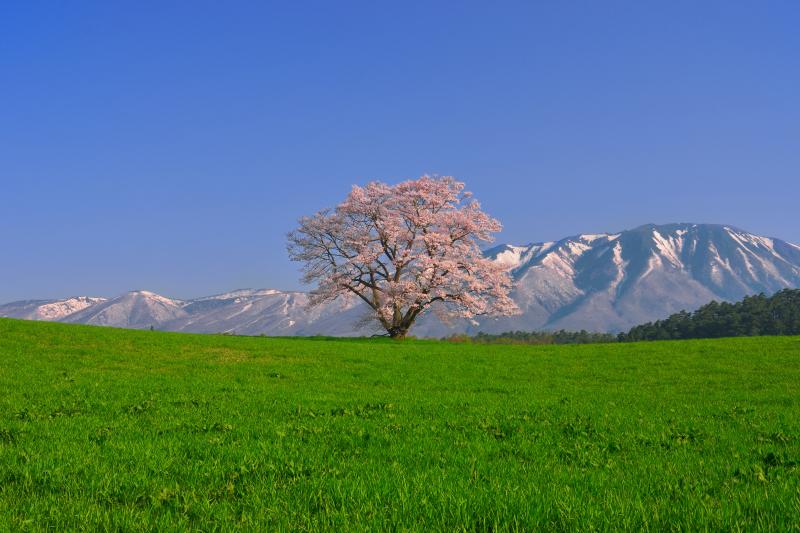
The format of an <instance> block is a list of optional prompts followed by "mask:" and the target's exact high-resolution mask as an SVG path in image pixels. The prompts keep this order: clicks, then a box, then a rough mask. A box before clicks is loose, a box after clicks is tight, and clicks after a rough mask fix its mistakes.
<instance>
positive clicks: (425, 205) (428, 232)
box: [288, 176, 518, 338]
mask: <svg viewBox="0 0 800 533" xmlns="http://www.w3.org/2000/svg"><path fill="white" fill-rule="evenodd" d="M299 224H300V227H298V228H297V229H296V230H294V231H292V232H291V233H289V235H288V240H289V244H288V250H289V256H290V257H291V259H292V260H294V261H300V262H302V263H304V267H303V270H304V275H303V281H304V282H306V283H316V285H317V286H316V288H315V289H314V290H313V291H312V292H311V300H310V304H311V305H312V306H313V305H319V304H321V303H323V302H327V301H331V300H334V299H336V298H338V297H340V296H352V297H358V298H360V299H361V300H362V301H363V302H364V303H365V304H366V305H367V306H369V308H370V310H371V315H372V317H373V318H374V319H375V320H377V322H378V323H379V324H380V325H381V326H382V327H383V328H384V329H385V330H386V332H387V333H388V334H389V335H390V336H391V337H393V338H402V337H404V336H405V335H406V334H407V333H408V331H409V329H410V328H411V326H412V324H413V323H414V321H415V320H416V319H417V318H419V317H420V316H421V315H423V314H424V313H426V312H427V311H428V310H433V311H434V312H436V313H438V314H439V316H441V317H443V318H446V317H464V318H471V317H474V316H477V315H488V314H495V315H511V314H515V313H517V312H518V309H517V307H516V305H515V304H514V302H513V300H511V298H509V296H508V293H509V290H510V289H511V279H510V277H509V275H508V273H507V272H506V271H505V270H504V269H503V267H502V266H500V265H498V264H496V263H494V262H493V261H491V260H489V259H487V258H485V257H483V254H482V253H481V251H480V249H479V247H478V242H479V241H486V242H490V241H491V240H492V233H495V232H497V231H500V229H501V225H500V223H499V222H498V221H497V220H495V219H493V218H491V217H489V216H488V215H487V214H486V213H484V212H483V211H481V209H480V205H479V204H478V202H477V201H475V200H473V199H471V194H470V193H468V192H466V191H464V184H463V183H461V182H458V181H456V180H455V179H453V178H451V177H442V178H434V177H428V176H423V177H421V178H419V179H416V180H409V181H405V182H402V183H399V184H397V185H387V184H385V183H380V182H372V183H370V184H368V185H367V186H365V187H359V186H354V187H353V189H352V191H350V194H349V195H348V196H347V198H346V199H345V200H344V202H342V203H341V204H339V205H338V206H337V207H336V208H335V209H326V210H323V211H320V212H318V213H317V214H315V215H313V216H310V217H303V218H301V219H300V221H299Z"/></svg>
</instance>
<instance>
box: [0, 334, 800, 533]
mask: <svg viewBox="0 0 800 533" xmlns="http://www.w3.org/2000/svg"><path fill="white" fill-rule="evenodd" d="M0 393H2V394H0V527H2V528H6V529H8V530H13V531H24V530H42V529H50V530H53V531H65V530H74V529H87V530H98V529H101V530H102V529H107V530H108V529H113V530H142V529H144V530H159V531H165V530H167V531H168V530H185V529H201V530H204V531H212V530H230V529H236V528H241V529H244V530H276V529H287V530H289V529H291V530H298V529H299V530H305V529H307V530H329V529H332V528H333V529H345V530H363V529H373V530H387V529H391V530H394V529H414V530H462V529H463V530H484V531H485V530H505V529H512V530H513V529H526V530H529V529H543V530H576V529H579V530H594V529H596V530H607V529H625V530H713V531H722V530H753V529H763V530H767V529H772V530H792V529H793V530H798V529H800V338H798V337H781V338H746V339H723V340H708V341H686V342H678V341H675V342H665V343H641V344H636V343H634V344H606V345H582V346H494V345H460V344H448V343H442V342H434V341H413V340H409V341H403V342H392V341H385V340H324V339H279V338H245V337H226V336H210V335H208V336H202V335H184V334H172V333H159V332H149V331H125V330H115V329H106V328H94V327H86V326H72V325H62V324H51V323H34V322H22V321H13V320H6V319H0Z"/></svg>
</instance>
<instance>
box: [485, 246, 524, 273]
mask: <svg viewBox="0 0 800 533" xmlns="http://www.w3.org/2000/svg"><path fill="white" fill-rule="evenodd" d="M528 249H529V247H528V246H512V245H506V249H505V250H504V251H502V252H500V253H499V254H497V256H495V258H494V260H495V262H497V263H500V264H501V265H503V266H504V267H506V269H508V270H513V269H515V268H517V267H518V266H519V265H520V264H522V255H523V254H524V253H525V252H527V251H528Z"/></svg>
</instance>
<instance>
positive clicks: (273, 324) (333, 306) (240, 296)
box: [0, 224, 800, 337]
mask: <svg viewBox="0 0 800 533" xmlns="http://www.w3.org/2000/svg"><path fill="white" fill-rule="evenodd" d="M486 255H487V256H488V257H491V258H492V259H494V260H495V261H498V262H499V263H501V264H503V265H504V266H505V267H506V268H507V269H508V270H509V272H510V273H511V275H512V277H513V278H514V291H513V298H514V300H515V301H516V302H517V304H518V305H519V307H520V309H521V310H522V314H520V315H518V316H515V317H508V318H498V319H494V318H483V319H478V320H473V321H461V322H457V323H454V324H448V325H445V324H442V323H441V322H439V321H438V320H436V319H435V318H434V317H432V316H427V317H423V318H422V319H421V320H420V321H418V324H417V325H415V326H414V328H413V330H412V334H414V335H417V336H434V337H439V336H443V335H446V334H449V333H454V332H459V331H467V332H471V333H474V332H477V331H485V332H501V331H508V330H512V329H515V330H543V329H561V328H564V329H571V330H580V329H586V330H591V331H621V330H626V329H628V328H630V327H631V326H634V325H636V324H640V323H642V322H646V321H650V320H655V319H659V318H664V317H666V316H668V315H669V314H671V313H674V312H676V311H679V310H681V309H686V310H692V309H695V308H697V307H699V306H701V305H703V304H705V303H708V302H709V301H711V300H729V301H733V300H739V299H741V298H742V297H743V296H746V295H748V294H756V293H760V292H765V293H772V292H775V291H777V290H780V289H783V288H787V287H800V246H797V245H794V244H790V243H788V242H785V241H782V240H779V239H772V238H767V237H761V236H758V235H754V234H751V233H748V232H746V231H743V230H740V229H737V228H734V227H732V226H722V225H712V224H667V225H653V224H649V225H645V226H641V227H639V228H636V229H633V230H628V231H622V232H619V233H602V234H584V235H577V236H574V237H568V238H565V239H562V240H559V241H554V242H540V243H534V244H528V245H525V246H513V245H508V244H503V245H500V246H497V247H494V248H492V249H490V250H487V251H486ZM307 303H308V296H307V295H306V294H305V293H302V292H286V291H279V290H274V289H242V290H237V291H232V292H228V293H225V294H219V295H214V296H207V297H203V298H197V299H194V300H175V299H171V298H166V297H164V296H160V295H158V294H154V293H152V292H147V291H135V292H130V293H127V294H124V295H122V296H119V297H117V298H113V299H110V300H105V299H103V298H87V297H77V298H70V299H66V300H46V301H25V302H15V303H11V304H6V305H2V306H0V316H9V317H14V318H28V319H34V320H59V321H63V322H74V323H83V324H96V325H108V326H117V327H128V328H149V327H154V328H156V329H161V330H170V331H190V332H198V333H223V332H235V333H238V334H247V335H258V334H265V335H343V336H344V335H359V334H360V335H364V334H370V333H372V332H375V331H376V330H374V329H372V328H373V327H374V326H367V325H365V323H364V321H363V319H364V317H365V316H367V313H366V310H365V308H364V306H363V305H361V304H357V303H355V302H333V303H329V304H326V305H323V306H320V307H317V308H314V309H308V307H307Z"/></svg>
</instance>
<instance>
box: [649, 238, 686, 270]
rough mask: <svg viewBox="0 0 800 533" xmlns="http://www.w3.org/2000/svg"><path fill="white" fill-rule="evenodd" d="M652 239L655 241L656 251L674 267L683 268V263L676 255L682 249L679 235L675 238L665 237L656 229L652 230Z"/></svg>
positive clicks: (681, 239)
mask: <svg viewBox="0 0 800 533" xmlns="http://www.w3.org/2000/svg"><path fill="white" fill-rule="evenodd" d="M653 240H654V241H655V243H656V247H657V248H658V251H659V252H661V255H662V256H663V257H664V258H665V259H666V260H667V261H669V262H670V263H672V265H673V266H675V267H676V268H683V263H682V262H681V260H680V258H679V257H678V254H679V253H680V252H681V250H682V249H683V237H682V236H680V235H679V236H678V237H677V238H674V237H672V236H669V237H666V238H665V237H664V236H663V235H661V234H660V233H659V232H658V231H657V230H653Z"/></svg>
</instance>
